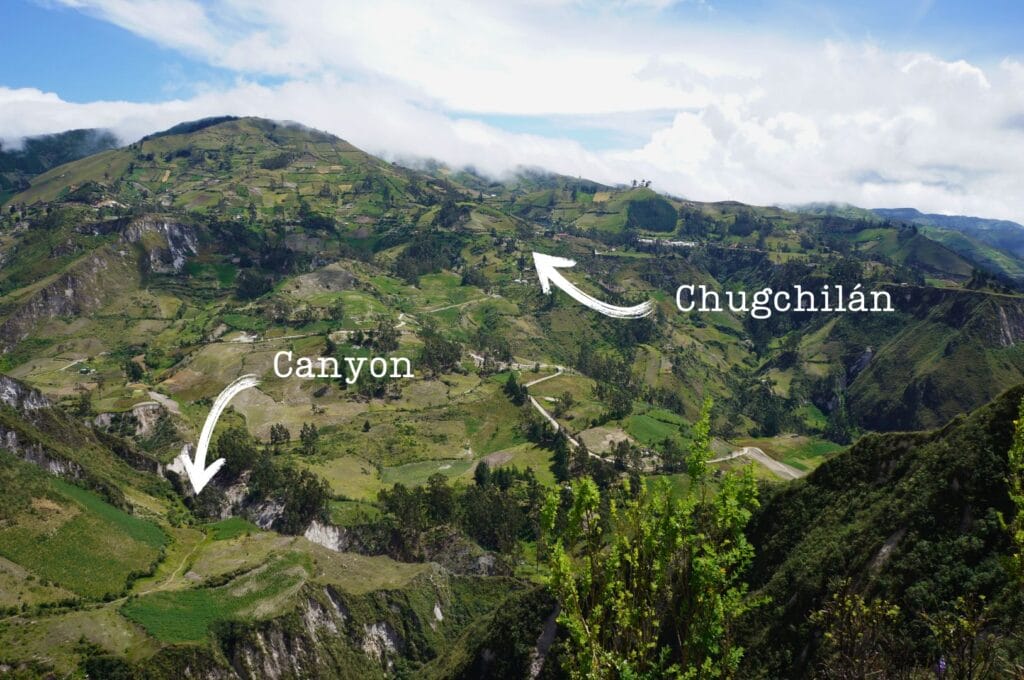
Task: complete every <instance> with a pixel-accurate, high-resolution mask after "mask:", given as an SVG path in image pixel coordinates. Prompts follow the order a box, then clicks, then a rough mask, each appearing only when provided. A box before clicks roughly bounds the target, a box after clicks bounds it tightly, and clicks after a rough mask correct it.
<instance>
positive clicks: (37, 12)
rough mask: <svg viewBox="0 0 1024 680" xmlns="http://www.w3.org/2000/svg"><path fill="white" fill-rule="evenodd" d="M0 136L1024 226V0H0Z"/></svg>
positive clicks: (10, 141)
mask: <svg viewBox="0 0 1024 680" xmlns="http://www.w3.org/2000/svg"><path fill="white" fill-rule="evenodd" d="M0 36H2V40H0V140H2V142H3V143H4V146H5V147H11V146H16V145H17V144H18V143H19V141H20V140H21V139H22V138H23V137H24V136H26V135H35V134H42V133H48V132H57V131H61V130H66V129H71V128H82V127H105V128H109V129H111V130H113V131H114V132H115V133H116V134H117V135H118V136H119V137H120V138H121V139H122V140H123V141H124V142H126V143H127V142H131V141H134V140H135V139H138V138H139V137H141V136H142V135H145V134H148V133H150V132H154V131H156V130H160V129H165V128H167V127H170V126H171V125H173V124H175V123H178V122H181V121H183V120H192V119H196V118H201V117H205V116H211V115H224V114H231V115H258V116H265V117H268V118H274V119H279V120H294V121H298V122H301V123H304V124H306V125H309V126H312V127H315V128H319V129H322V130H327V131H329V132H332V133H334V134H336V135H338V136H340V137H342V138H344V139H346V140H348V141H350V142H352V143H353V144H356V145H357V146H359V147H361V148H363V149H365V150H367V151H369V152H371V153H375V154H379V155H382V156H384V157H386V158H390V159H398V160H401V159H414V158H422V157H430V158H435V159H439V160H441V161H444V162H446V163H448V164H451V165H453V166H462V165H472V166H474V167H475V168H477V169H478V170H480V171H483V172H486V173H488V174H491V175H493V176H496V177H501V176H504V175H506V174H508V173H510V172H514V171H515V169H516V168H518V167H524V166H527V167H540V168H544V169H547V170H551V171H554V172H560V173H564V174H568V175H574V176H582V177H587V178H589V179H593V180H597V181H601V182H607V183H611V184H616V183H629V182H630V181H631V180H632V179H648V180H651V181H652V184H653V186H654V187H655V188H656V189H658V190H660V191H664V192H667V193H670V194H674V195H677V196H682V197H686V198H691V199H695V200H705V201H717V200H738V201H743V202H746V203H752V204H757V205H788V204H797V203H807V202H819V201H830V202H846V203H852V204H855V205H860V206H863V207H869V208H872V207H915V208H918V209H920V210H922V211H925V212H940V213H947V214H968V215H979V216H985V217H998V218H1004V219H1012V220H1016V221H1018V222H1024V191H1022V188H1024V37H1022V36H1024V3H1021V2H1019V1H1016V0H1014V1H998V0H993V1H992V2H986V3H976V2H951V1H948V2H947V1H943V0H913V1H909V2H897V1H895V0H890V1H884V2H883V1H881V0H866V1H862V2H857V3H850V2H818V3H814V2H807V1H803V0H749V1H747V2H740V1H738V0H607V1H603V2H602V1H599V0H523V1H522V2H515V1H513V0H504V1H501V2H492V1H490V0H475V1H461V0H432V1H431V2H430V3H426V2H422V1H417V0H373V1H372V2H367V1H366V0H363V1H361V2H348V1H347V0H306V1H303V0H223V1H221V2H205V1H200V0H3V1H2V2H0Z"/></svg>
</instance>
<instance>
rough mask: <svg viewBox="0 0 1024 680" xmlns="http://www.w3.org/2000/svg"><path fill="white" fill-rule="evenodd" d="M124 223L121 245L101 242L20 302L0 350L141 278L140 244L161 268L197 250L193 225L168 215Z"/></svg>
mask: <svg viewBox="0 0 1024 680" xmlns="http://www.w3.org/2000/svg"><path fill="white" fill-rule="evenodd" d="M123 229H124V230H123V231H122V233H121V239H120V241H121V243H120V245H118V244H112V245H106V246H102V247H100V248H98V249H97V250H95V251H93V252H92V253H90V254H88V255H86V256H84V257H82V258H80V259H79V260H77V261H76V262H75V263H73V264H72V265H70V266H69V267H68V268H67V269H66V270H65V271H64V272H63V273H62V274H60V275H58V276H57V277H56V279H55V280H54V281H51V282H50V283H48V284H45V285H43V286H42V287H40V288H39V289H38V290H36V291H35V292H33V293H31V294H30V295H28V296H27V298H26V299H25V300H24V301H23V302H21V303H19V304H18V305H17V307H16V308H15V309H14V311H13V312H12V313H11V314H10V315H9V316H8V317H7V319H6V320H5V321H4V322H3V323H2V324H0V350H2V351H4V352H9V351H11V350H12V349H13V348H14V347H15V346H16V345H17V344H18V343H19V342H21V341H22V340H24V339H25V338H27V337H29V335H31V333H32V332H33V331H34V330H35V329H36V327H37V326H38V325H39V324H40V323H42V322H43V321H46V320H49V319H53V318H56V317H61V316H81V315H83V314H88V313H90V312H92V311H95V310H96V309H98V308H100V307H101V306H103V304H105V303H106V302H107V301H109V300H110V299H112V298H113V297H114V296H115V295H117V294H118V292H119V291H122V290H124V289H125V286H126V285H130V284H131V283H132V282H137V281H138V277H139V262H138V258H139V255H138V253H137V250H138V249H141V253H142V254H141V257H142V258H143V261H142V264H143V268H144V269H146V270H148V271H152V272H160V273H176V272H179V271H181V268H182V267H184V265H185V261H186V259H187V258H188V257H189V256H190V255H194V254H195V253H196V249H197V239H196V235H195V232H194V231H193V229H192V228H191V227H188V226H185V225H182V224H178V223H176V222H173V221H170V220H167V219H162V218H156V217H142V218H139V219H138V220H135V221H133V222H131V223H129V224H128V225H127V226H124V228H123Z"/></svg>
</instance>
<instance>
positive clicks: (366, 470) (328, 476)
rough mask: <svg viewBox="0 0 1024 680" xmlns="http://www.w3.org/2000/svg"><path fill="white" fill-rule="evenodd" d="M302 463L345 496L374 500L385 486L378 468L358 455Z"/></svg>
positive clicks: (337, 492)
mask: <svg viewBox="0 0 1024 680" xmlns="http://www.w3.org/2000/svg"><path fill="white" fill-rule="evenodd" d="M300 463H301V464H302V465H304V466H305V467H307V468H309V469H310V470H312V471H313V472H315V473H316V474H318V475H320V476H321V477H323V479H324V480H325V481H326V482H327V483H328V484H329V485H330V487H331V491H332V492H333V493H334V494H336V495H338V496H343V497H345V498H351V499H356V500H374V499H376V498H377V492H378V491H379V490H380V489H382V488H383V486H384V485H383V483H382V482H381V478H380V475H379V474H378V473H377V469H376V468H375V467H373V466H372V465H371V464H370V463H368V462H366V460H365V459H363V458H359V457H358V456H338V457H337V458H330V459H328V460H325V461H322V462H320V461H318V462H315V463H310V462H306V461H300Z"/></svg>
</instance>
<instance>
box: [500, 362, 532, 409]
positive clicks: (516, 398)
mask: <svg viewBox="0 0 1024 680" xmlns="http://www.w3.org/2000/svg"><path fill="white" fill-rule="evenodd" d="M504 390H505V395H506V396H507V397H508V398H509V400H510V401H511V402H512V403H513V404H515V405H516V406H522V405H523V404H525V403H526V398H527V397H528V396H529V391H528V390H527V388H526V386H525V385H521V384H520V383H519V380H518V379H517V378H516V373H515V371H511V372H509V374H508V380H506V381H505V387H504Z"/></svg>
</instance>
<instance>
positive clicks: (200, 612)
mask: <svg viewBox="0 0 1024 680" xmlns="http://www.w3.org/2000/svg"><path fill="white" fill-rule="evenodd" d="M305 561H306V559H305V558H304V557H303V556H302V555H300V554H298V553H287V554H285V555H283V556H281V557H279V558H277V559H276V560H274V561H273V562H271V563H270V565H268V566H267V567H266V568H264V569H260V570H258V573H251V574H249V575H247V576H245V577H243V578H240V579H238V580H237V581H233V582H231V583H228V584H226V585H222V586H220V587H216V588H192V589H188V590H178V591H161V592H155V593H151V594H149V595H143V596H141V597H139V598H136V599H132V600H129V601H128V602H127V603H125V605H124V606H123V607H122V609H121V612H122V613H123V614H124V615H125V616H126V617H128V618H129V619H131V620H132V621H135V622H136V623H138V624H139V625H141V626H142V627H143V628H145V629H146V631H147V632H149V633H150V634H151V635H153V636H154V637H156V638H157V639H158V640H161V641H163V642H171V643H181V642H200V641H202V640H204V639H205V638H206V637H207V635H208V633H209V631H210V629H211V627H212V626H213V625H214V624H215V623H216V622H218V621H223V620H228V619H232V618H234V617H237V616H239V615H241V614H242V612H244V611H246V610H248V609H250V608H252V607H254V606H256V605H258V604H259V603H261V602H264V601H266V600H268V599H271V598H273V597H274V596H278V595H280V594H282V593H284V592H285V591H287V590H288V589H289V588H292V587H293V586H294V585H295V584H296V583H297V582H299V581H300V580H301V579H302V578H303V577H304V570H305V568H306V566H305Z"/></svg>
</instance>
